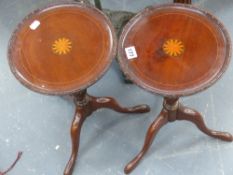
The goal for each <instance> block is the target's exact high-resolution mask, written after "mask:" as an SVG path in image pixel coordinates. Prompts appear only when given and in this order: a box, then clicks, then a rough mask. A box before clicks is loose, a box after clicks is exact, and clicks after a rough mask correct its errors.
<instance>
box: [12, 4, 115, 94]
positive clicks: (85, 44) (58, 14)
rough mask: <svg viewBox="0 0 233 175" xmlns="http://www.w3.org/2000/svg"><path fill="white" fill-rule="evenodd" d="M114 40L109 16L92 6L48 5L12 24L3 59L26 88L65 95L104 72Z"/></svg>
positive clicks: (89, 83)
mask: <svg viewBox="0 0 233 175" xmlns="http://www.w3.org/2000/svg"><path fill="white" fill-rule="evenodd" d="M115 42H116V38H115V33H114V29H113V27H112V25H111V22H110V20H109V19H108V18H107V17H106V16H105V15H104V14H103V13H102V12H101V11H99V10H98V9H96V8H95V7H93V6H92V5H87V4H85V5H84V4H82V3H66V4H65V5H64V4H58V5H54V4H53V5H52V6H49V7H47V8H44V9H41V10H37V11H35V12H34V13H32V14H30V15H29V16H27V17H26V18H25V19H24V20H23V22H22V23H21V24H20V25H19V26H18V28H17V30H16V31H15V32H14V34H13V36H12V39H11V42H10V46H9V62H10V66H11V70H12V72H13V73H14V75H15V76H16V77H17V78H18V79H19V80H20V81H21V82H22V83H23V84H24V85H26V86H27V87H28V88H30V89H32V90H35V91H37V92H41V93H47V94H55V95H61V94H70V93H73V92H77V91H79V90H82V89H85V88H87V87H88V86H90V85H92V84H93V83H94V82H96V81H97V80H98V79H99V78H100V77H101V76H102V75H103V74H104V73H105V71H106V70H107V69H108V67H109V66H110V64H111V62H112V59H113V58H114V56H115V50H116V43H115ZM16 48H17V49H16Z"/></svg>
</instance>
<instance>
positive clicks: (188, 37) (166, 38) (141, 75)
mask: <svg viewBox="0 0 233 175" xmlns="http://www.w3.org/2000/svg"><path fill="white" fill-rule="evenodd" d="M118 55H119V62H120V65H121V68H122V69H123V71H124V72H125V74H126V75H127V76H128V77H129V78H130V79H131V80H132V81H133V82H135V83H136V84H137V85H139V86H141V87H142V88H144V89H146V90H148V91H151V92H153V93H157V94H160V95H163V96H175V97H179V96H185V95H191V94H194V93H197V92H199V91H201V90H204V89H206V88H207V87H209V86H211V85H212V84H213V83H214V82H216V81H217V80H218V79H219V78H220V76H221V75H222V74H223V72H224V71H225V70H226V68H227V66H228V64H229V61H230V55H231V42H230V38H229V35H228V33H227V31H226V30H225V28H224V26H223V25H222V24H221V23H220V22H219V21H218V20H217V19H216V18H215V17H213V15H211V14H209V13H207V12H205V11H203V10H200V9H198V8H196V7H193V6H191V5H184V4H165V5H159V6H152V7H148V8H146V9H145V10H143V11H142V12H140V13H139V14H138V15H136V16H135V17H134V18H133V19H132V20H131V21H130V22H129V23H128V24H127V25H126V26H125V28H124V30H123V33H122V35H121V38H120V42H119V47H118Z"/></svg>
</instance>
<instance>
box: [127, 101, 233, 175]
mask: <svg viewBox="0 0 233 175" xmlns="http://www.w3.org/2000/svg"><path fill="white" fill-rule="evenodd" d="M175 120H186V121H190V122H192V123H193V124H195V125H196V126H197V128H199V129H200V130H201V131H202V132H203V133H205V134H207V135H208V136H211V137H214V138H217V139H220V140H223V141H227V142H232V141H233V137H232V135H231V134H229V133H227V132H219V131H214V130H211V129H209V128H207V126H206V125H205V123H204V120H203V117H202V116H201V114H200V113H199V112H197V111H196V110H194V109H191V108H188V107H184V106H183V105H182V104H180V103H179V101H178V98H175V99H171V98H165V99H164V104H163V109H162V111H161V112H160V114H159V116H158V117H157V118H156V120H155V121H154V122H153V123H152V124H151V126H150V127H149V129H148V131H147V135H146V139H145V143H144V146H143V148H142V150H141V152H140V153H139V154H138V155H137V156H136V157H135V158H134V159H133V160H132V161H131V162H130V163H129V164H128V165H127V166H126V167H125V173H126V174H129V173H130V172H132V171H133V170H134V169H135V168H136V166H137V165H138V164H139V162H140V161H141V159H142V158H143V156H144V155H145V154H146V152H147V151H148V150H149V148H150V146H151V144H152V143H153V140H154V138H155V136H156V134H157V133H158V131H159V130H160V128H162V127H163V126H164V125H165V124H167V123H168V122H173V121H175Z"/></svg>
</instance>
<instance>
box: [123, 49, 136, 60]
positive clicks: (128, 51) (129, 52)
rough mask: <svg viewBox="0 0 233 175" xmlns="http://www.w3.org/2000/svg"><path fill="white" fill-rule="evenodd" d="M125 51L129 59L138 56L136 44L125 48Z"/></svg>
mask: <svg viewBox="0 0 233 175" xmlns="http://www.w3.org/2000/svg"><path fill="white" fill-rule="evenodd" d="M125 52H126V55H127V58H128V59H134V58H137V57H138V54H137V51H136V49H135V47H134V46H132V47H127V48H125Z"/></svg>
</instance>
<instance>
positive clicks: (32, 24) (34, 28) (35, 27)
mask: <svg viewBox="0 0 233 175" xmlns="http://www.w3.org/2000/svg"><path fill="white" fill-rule="evenodd" d="M39 26H40V21H38V20H35V21H33V22H32V23H31V25H30V29H32V30H36V29H37V28H38V27H39Z"/></svg>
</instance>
